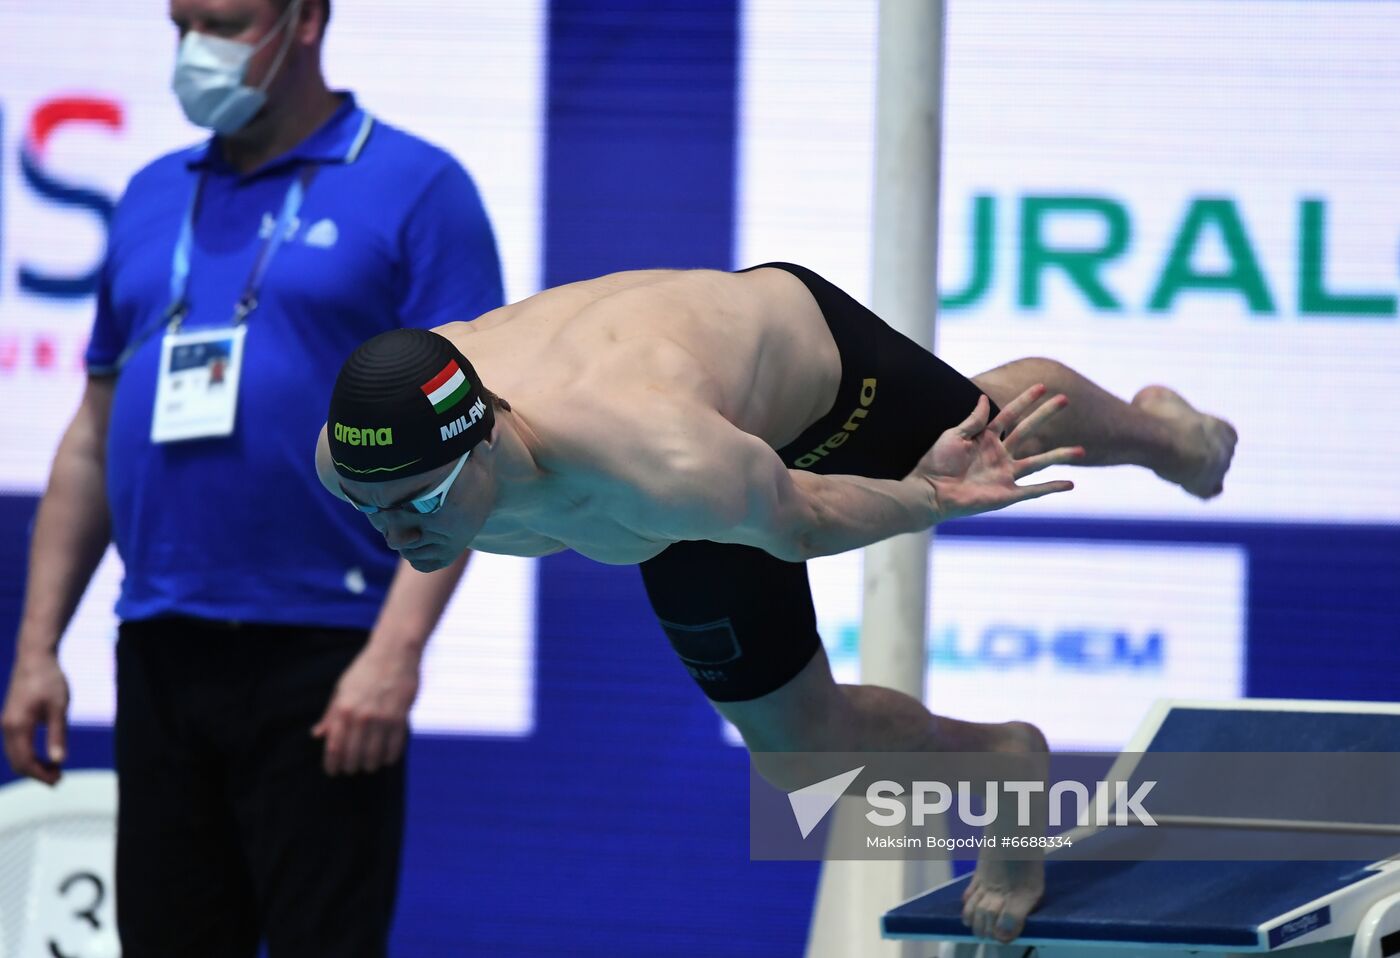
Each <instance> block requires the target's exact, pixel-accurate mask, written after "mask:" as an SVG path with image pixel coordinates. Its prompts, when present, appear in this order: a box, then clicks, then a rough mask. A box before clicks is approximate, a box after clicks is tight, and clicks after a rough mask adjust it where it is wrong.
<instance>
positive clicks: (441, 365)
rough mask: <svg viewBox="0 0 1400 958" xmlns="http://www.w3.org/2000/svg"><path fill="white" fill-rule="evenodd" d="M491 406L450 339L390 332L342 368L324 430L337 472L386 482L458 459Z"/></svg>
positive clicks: (490, 415)
mask: <svg viewBox="0 0 1400 958" xmlns="http://www.w3.org/2000/svg"><path fill="white" fill-rule="evenodd" d="M495 421H496V416H495V410H493V409H492V407H491V403H490V402H489V401H488V400H487V399H486V396H485V394H484V393H483V392H482V389H481V381H480V380H479V379H478V378H477V375H476V370H475V369H473V368H472V364H471V363H469V362H467V359H466V357H465V356H463V355H462V354H461V353H460V352H458V351H457V347H456V346H454V345H452V342H451V340H449V339H447V338H446V337H444V336H440V335H438V334H437V333H434V332H432V331H430V330H426V329H395V330H390V331H389V332H387V333H380V334H379V335H378V336H376V337H374V338H373V339H371V340H369V341H368V342H365V343H363V344H362V345H361V346H360V348H359V349H357V350H355V352H354V353H352V354H351V356H350V358H349V359H347V360H346V361H345V365H344V366H342V367H340V375H339V376H337V377H336V380H335V390H334V391H333V392H332V393H331V408H330V414H329V416H328V417H327V420H326V433H327V436H328V438H329V440H330V446H331V460H332V461H333V462H334V463H335V471H336V472H338V473H340V475H342V476H344V477H345V478H346V479H353V480H354V481H356V482H388V481H390V480H391V479H402V478H403V477H405V476H415V475H418V474H419V473H423V472H428V471H430V470H433V469H436V468H437V467H438V466H443V465H446V464H447V463H449V462H452V461H453V460H455V459H458V458H460V457H461V456H462V455H464V454H465V453H466V452H468V451H469V450H470V449H471V448H472V447H473V446H475V445H476V444H477V443H479V442H481V440H483V439H485V438H486V437H487V436H489V435H491V426H492V424H493V423H495Z"/></svg>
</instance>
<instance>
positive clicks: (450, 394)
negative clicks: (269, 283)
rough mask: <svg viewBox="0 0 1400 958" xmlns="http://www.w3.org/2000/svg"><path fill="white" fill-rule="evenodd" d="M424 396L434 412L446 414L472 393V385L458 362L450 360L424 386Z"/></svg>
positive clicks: (421, 387) (422, 387)
mask: <svg viewBox="0 0 1400 958" xmlns="http://www.w3.org/2000/svg"><path fill="white" fill-rule="evenodd" d="M418 388H420V389H422V390H423V395H425V396H427V397H428V402H430V403H432V404H433V412H436V413H444V412H447V411H448V410H449V409H451V408H452V407H453V406H455V405H457V404H458V403H459V402H461V401H462V400H463V399H465V398H467V394H468V393H470V392H471V388H472V384H471V383H469V382H467V377H466V376H465V375H463V373H462V369H461V367H460V366H458V365H457V360H455V359H449V360H448V361H447V365H446V366H444V367H442V369H441V370H440V371H439V372H438V374H437V375H436V376H434V377H433V378H432V379H429V380H428V381H427V382H425V383H424V384H423V385H422V386H420V387H418Z"/></svg>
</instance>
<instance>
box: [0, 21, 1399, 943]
mask: <svg viewBox="0 0 1400 958" xmlns="http://www.w3.org/2000/svg"><path fill="white" fill-rule="evenodd" d="M550 12H551V22H550V27H549V48H550V57H549V80H548V97H549V100H548V147H547V151H548V152H547V175H546V185H545V190H546V214H545V216H546V219H545V223H544V235H545V251H544V258H545V262H544V282H545V284H546V285H556V284H559V283H564V282H569V281H572V280H577V279H581V278H584V277H588V276H593V275H597V274H599V273H604V272H608V271H612V270H617V269H626V268H633V267H641V266H658V265H664V266H709V267H719V268H728V267H730V266H733V265H735V264H733V263H732V255H733V254H732V236H733V215H734V181H735V168H734V154H735V150H734V147H735V144H734V137H735V129H736V116H735V110H736V82H737V77H736V70H737V53H738V23H739V17H738V9H737V0H712V2H706V3H704V4H698V3H694V2H688V0H669V2H661V0H645V2H643V0H633V2H630V3H629V2H617V0H614V2H610V3H609V4H608V5H607V7H606V9H605V10H600V9H598V5H597V4H596V3H587V2H582V0H555V2H553V3H552V5H551V11H550ZM1377 481H1386V477H1377ZM1319 494H1325V490H1319ZM34 506H35V501H34V499H33V498H32V497H18V496H17V497H0V661H3V662H5V663H6V665H5V666H4V667H5V668H8V662H9V661H10V658H11V653H12V649H11V645H10V643H11V642H12V639H13V635H14V626H15V623H16V621H17V619H18V613H19V601H20V596H21V594H22V588H23V577H24V564H25V551H26V548H27V541H28V526H29V522H30V520H31V517H32V514H33V510H34ZM944 534H947V535H961V536H984V535H995V536H1000V537H1006V536H1011V537H1024V538H1027V539H1038V538H1040V539H1043V538H1052V539H1053V538H1074V539H1081V540H1082V539H1086V538H1088V539H1099V538H1101V539H1113V540H1122V539H1127V540H1135V541H1149V542H1228V543H1238V544H1240V545H1242V546H1243V547H1244V548H1245V549H1246V550H1247V552H1248V556H1249V584H1248V601H1249V607H1248V615H1249V646H1248V659H1247V668H1248V670H1247V691H1248V693H1249V694H1250V695H1255V696H1289V697H1310V698H1360V699H1386V698H1390V699H1393V698H1395V697H1396V694H1397V691H1400V689H1397V681H1396V678H1395V677H1396V676H1397V675H1400V625H1398V624H1397V623H1400V529H1397V528H1395V527H1355V526H1348V527H1316V526H1288V527H1280V526H1266V525H1254V524H1240V523H1225V524H1187V523H1169V522H1141V523H1121V522H1103V521H1093V522H1070V521H1064V520H1022V519H1017V518H1015V517H1014V515H1013V516H1010V517H992V518H986V519H981V520H975V521H972V522H967V523H963V524H960V525H957V526H952V527H948V528H946V529H945V530H944ZM539 577H540V578H539V590H538V594H539V602H540V608H539V616H538V622H539V636H538V662H539V674H538V680H537V695H538V702H537V704H536V716H537V722H538V726H537V733H536V734H535V735H534V736H533V737H532V738H530V739H527V740H521V741H493V740H487V739H463V738H433V737H419V738H417V739H415V741H414V743H413V746H412V750H411V757H410V768H411V775H410V786H409V787H410V812H409V827H408V847H407V850H406V860H405V869H404V880H403V889H402V901H401V908H400V915H399V922H398V928H397V932H396V935H395V953H396V954H397V955H400V956H404V958H413V956H428V955H442V954H454V955H455V954H485V955H493V956H502V958H507V956H545V955H548V956H551V958H553V956H559V955H573V956H587V955H598V956H609V958H612V956H618V955H657V954H665V955H668V956H673V958H686V956H695V958H713V956H721V955H724V956H729V955H733V956H748V955H752V956H771V955H786V954H796V953H798V952H799V951H800V949H801V947H802V941H803V939H804V936H805V931H806V925H807V920H808V917H809V912H810V907H811V901H812V897H813V893H814V890H815V882H816V876H817V872H816V869H815V867H814V866H811V865H802V864H766V863H750V862H749V861H748V851H747V804H746V803H747V794H748V793H747V778H746V774H747V772H746V769H747V763H746V759H745V757H744V754H743V752H742V750H740V749H737V748H733V747H730V746H726V745H724V744H722V742H721V739H720V734H719V723H718V719H717V718H716V716H715V714H714V713H713V711H712V710H711V709H710V708H709V706H708V705H707V704H706V703H705V701H704V699H703V698H702V697H701V696H700V695H699V693H698V692H697V691H696V690H695V689H694V688H693V687H692V686H691V684H690V682H689V679H688V678H687V677H686V676H685V674H684V673H683V671H682V670H681V669H680V667H679V666H678V665H677V663H676V662H675V660H674V659H673V657H672V655H671V653H670V650H669V647H668V646H667V644H666V642H665V641H664V638H663V637H662V635H661V633H660V631H659V630H658V629H657V628H656V627H655V625H654V623H653V621H652V619H651V617H650V615H649V613H648V611H647V607H646V604H645V600H644V597H643V595H642V591H641V587H640V583H639V581H638V576H637V573H636V571H635V570H633V569H628V568H614V567H607V566H601V565H596V564H594V563H591V562H588V561H587V560H584V559H581V558H579V557H577V556H573V555H561V556H556V557H552V558H549V559H546V560H544V561H543V562H541V564H540V567H539ZM1144 705H1146V703H1144ZM72 753H73V760H72V764H73V765H75V766H84V765H97V766H109V765H110V764H111V737H110V734H109V733H108V732H106V731H103V730H77V731H75V732H74V733H73V736H72Z"/></svg>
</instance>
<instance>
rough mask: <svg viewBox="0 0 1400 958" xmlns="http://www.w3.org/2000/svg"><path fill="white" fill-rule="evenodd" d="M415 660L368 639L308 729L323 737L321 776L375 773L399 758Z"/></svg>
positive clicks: (414, 694)
mask: <svg viewBox="0 0 1400 958" xmlns="http://www.w3.org/2000/svg"><path fill="white" fill-rule="evenodd" d="M418 662H419V660H418V657H417V656H416V655H412V654H410V653H407V652H404V651H402V650H392V649H391V650H385V649H381V648H380V647H379V646H376V645H375V644H374V643H373V642H371V643H370V644H369V645H367V646H365V648H364V651H362V652H361V653H360V654H359V655H358V656H356V657H355V661H354V662H352V663H350V667H349V668H348V669H346V670H345V674H344V675H342V676H341V677H340V682H339V683H337V685H336V689H335V696H334V697H333V698H332V699H331V704H330V706H329V707H328V708H327V709H326V714H325V715H324V716H322V718H321V721H319V722H317V723H316V727H315V728H313V729H312V730H311V734H312V735H313V736H315V737H316V738H320V739H324V740H325V743H326V756H325V761H324V766H325V769H326V774H327V775H339V774H341V773H346V774H354V773H356V772H376V771H378V770H379V769H381V768H385V767H387V766H390V765H393V764H394V763H395V762H397V761H398V760H399V759H400V758H401V757H402V756H403V749H404V742H405V741H406V740H407V738H408V712H409V709H410V708H412V706H413V700H414V699H415V698H416V697H417V696H418Z"/></svg>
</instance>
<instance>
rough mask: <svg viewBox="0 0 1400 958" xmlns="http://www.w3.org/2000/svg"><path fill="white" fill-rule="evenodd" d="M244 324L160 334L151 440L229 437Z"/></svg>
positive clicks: (177, 440)
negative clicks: (158, 369)
mask: <svg viewBox="0 0 1400 958" xmlns="http://www.w3.org/2000/svg"><path fill="white" fill-rule="evenodd" d="M247 338H248V327H247V326H244V325H241V324H240V325H238V326H220V327H215V328H213V329H194V330H190V331H188V332H182V331H180V330H173V331H168V332H166V334H165V335H164V336H163V337H162V338H161V344H160V374H159V376H158V378H157V379H156V408H155V415H154V416H152V418H151V442H179V441H180V440H183V439H214V438H216V437H219V436H231V435H233V426H234V417H235V416H236V415H237V413H238V380H239V378H240V374H241V373H242V371H243V341H244V340H245V339H247Z"/></svg>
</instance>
